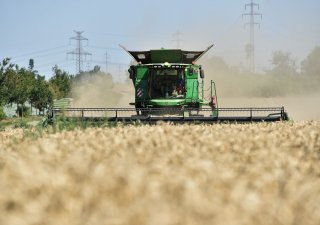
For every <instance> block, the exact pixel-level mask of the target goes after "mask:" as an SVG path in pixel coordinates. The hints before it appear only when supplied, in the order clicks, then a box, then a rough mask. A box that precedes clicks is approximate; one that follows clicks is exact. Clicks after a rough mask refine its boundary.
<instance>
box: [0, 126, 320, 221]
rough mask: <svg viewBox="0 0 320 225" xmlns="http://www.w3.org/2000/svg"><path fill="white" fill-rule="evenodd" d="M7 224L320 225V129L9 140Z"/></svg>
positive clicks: (2, 160) (171, 130)
mask: <svg viewBox="0 0 320 225" xmlns="http://www.w3.org/2000/svg"><path fill="white" fill-rule="evenodd" d="M0 224H1V225H40V224H41V225H45V224H50V225H51V224H59V225H129V224H132V225H160V224H161V225H175V224H177V225H178V224H181V225H182V224H186V225H191V224H192V225H193V224H205V225H206V224H208V225H209V224H218V225H219V224H224V225H236V224H241V225H242V224H243V225H251V224H266V225H267V224H281V225H285V224H293V225H300V224H304V225H309V224H310V225H311V224H314V225H317V224H320V122H295V123H294V122H286V123H281V122H279V123H270V124H266V123H261V124H215V125H170V124H159V125H156V126H118V127H113V128H88V129H85V130H82V129H78V130H74V131H64V132H59V133H50V134H44V135H43V136H42V137H39V138H31V137H26V135H25V134H24V131H23V130H19V129H13V130H6V131H2V132H0Z"/></svg>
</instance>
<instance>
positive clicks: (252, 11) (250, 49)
mask: <svg viewBox="0 0 320 225" xmlns="http://www.w3.org/2000/svg"><path fill="white" fill-rule="evenodd" d="M247 8H249V12H248V13H244V14H242V17H244V16H249V17H250V22H249V23H246V24H245V25H250V44H249V45H247V46H246V51H247V53H248V57H249V61H250V70H251V72H253V73H254V72H255V39H254V30H255V26H256V25H258V26H259V27H260V23H257V22H255V17H256V16H260V17H261V19H262V14H261V13H257V12H256V8H257V9H258V10H259V9H260V5H259V4H257V3H254V2H253V0H251V2H250V3H248V4H245V10H247Z"/></svg>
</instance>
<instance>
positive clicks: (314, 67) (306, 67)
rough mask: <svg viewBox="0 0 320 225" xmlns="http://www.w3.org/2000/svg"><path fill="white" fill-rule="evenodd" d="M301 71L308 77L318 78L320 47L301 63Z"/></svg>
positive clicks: (319, 74)
mask: <svg viewBox="0 0 320 225" xmlns="http://www.w3.org/2000/svg"><path fill="white" fill-rule="evenodd" d="M301 71H302V73H303V74H305V75H308V76H314V77H319V78H320V47H316V48H315V49H313V51H312V52H311V53H310V54H309V55H308V56H307V58H306V59H305V60H304V61H302V63H301Z"/></svg>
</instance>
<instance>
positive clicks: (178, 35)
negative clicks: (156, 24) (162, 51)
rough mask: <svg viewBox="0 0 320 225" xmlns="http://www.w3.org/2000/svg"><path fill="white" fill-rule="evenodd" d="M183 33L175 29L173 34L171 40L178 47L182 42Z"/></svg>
mask: <svg viewBox="0 0 320 225" xmlns="http://www.w3.org/2000/svg"><path fill="white" fill-rule="evenodd" d="M182 36H183V34H182V33H181V32H180V31H177V32H175V33H174V34H173V41H174V42H176V48H177V49H180V46H181V45H180V44H181V42H182Z"/></svg>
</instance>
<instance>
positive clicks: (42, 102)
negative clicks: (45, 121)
mask: <svg viewBox="0 0 320 225" xmlns="http://www.w3.org/2000/svg"><path fill="white" fill-rule="evenodd" d="M30 101H31V102H32V104H33V106H34V107H35V108H36V109H38V110H39V112H43V110H44V109H46V108H48V107H49V106H50V105H51V104H52V101H53V95H52V93H51V91H50V89H49V83H48V82H47V81H46V80H45V77H44V76H40V75H37V77H36V80H35V85H34V88H33V90H32V91H31V97H30Z"/></svg>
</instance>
